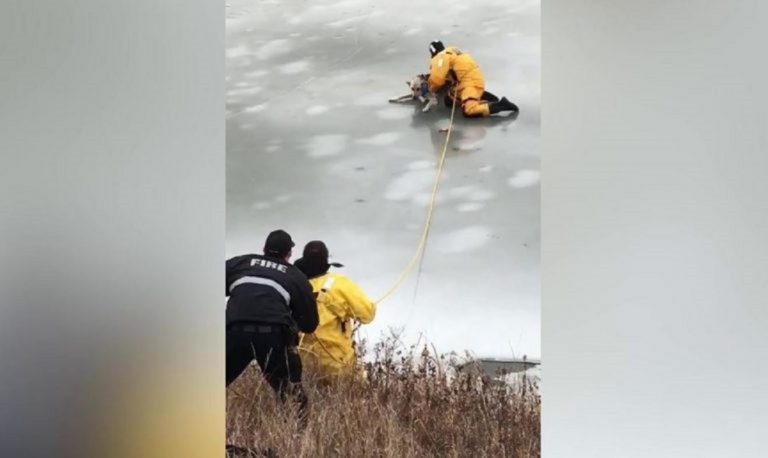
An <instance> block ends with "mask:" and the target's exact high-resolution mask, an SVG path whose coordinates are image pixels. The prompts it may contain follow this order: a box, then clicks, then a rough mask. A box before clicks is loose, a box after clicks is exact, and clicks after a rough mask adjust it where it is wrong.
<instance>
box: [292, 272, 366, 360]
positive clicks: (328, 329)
mask: <svg viewBox="0 0 768 458" xmlns="http://www.w3.org/2000/svg"><path fill="white" fill-rule="evenodd" d="M309 282H310V283H311V284H312V289H313V291H314V292H315V294H316V295H317V312H318V315H319V317H320V323H319V324H318V326H317V329H316V330H315V332H314V333H312V334H306V335H304V337H303V339H302V341H301V350H302V357H305V358H308V359H310V360H312V362H313V363H315V364H317V365H318V366H319V368H320V370H321V372H323V373H335V372H340V371H342V370H344V369H349V368H351V367H353V365H354V362H355V349H354V347H353V346H352V331H353V328H354V325H355V321H359V322H360V323H363V324H367V323H370V322H371V321H373V317H374V316H375V314H376V304H374V303H373V301H371V300H370V299H369V298H368V296H366V294H365V293H364V292H363V290H362V289H361V288H360V287H359V286H357V284H355V283H354V282H353V281H352V280H350V279H349V278H347V277H346V276H344V275H342V274H338V273H335V272H328V273H326V274H324V275H320V276H318V277H314V278H310V279H309Z"/></svg>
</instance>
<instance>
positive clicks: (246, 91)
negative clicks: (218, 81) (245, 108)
mask: <svg viewBox="0 0 768 458" xmlns="http://www.w3.org/2000/svg"><path fill="white" fill-rule="evenodd" d="M262 90H263V89H262V88H261V86H251V87H240V88H238V89H230V90H228V91H227V96H228V97H237V96H239V95H254V94H258V93H259V92H261V91H262Z"/></svg>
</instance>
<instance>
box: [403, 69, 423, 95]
mask: <svg viewBox="0 0 768 458" xmlns="http://www.w3.org/2000/svg"><path fill="white" fill-rule="evenodd" d="M426 82H427V75H416V76H414V77H413V79H411V80H410V81H406V82H405V84H406V85H408V88H409V89H410V90H411V94H412V95H413V98H414V99H418V98H420V97H421V85H422V84H423V83H426Z"/></svg>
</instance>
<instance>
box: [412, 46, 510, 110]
mask: <svg viewBox="0 0 768 458" xmlns="http://www.w3.org/2000/svg"><path fill="white" fill-rule="evenodd" d="M429 54H430V56H431V58H432V59H431V61H430V64H429V78H428V79H427V82H426V84H425V85H422V89H421V91H422V95H426V92H431V93H433V94H434V93H437V91H439V90H440V89H441V88H443V87H444V86H445V85H446V84H449V85H450V89H449V92H448V97H446V105H448V106H451V104H452V103H453V99H454V98H457V97H458V100H457V103H460V104H461V110H462V112H463V113H464V116H467V117H484V116H490V115H493V114H497V113H498V114H506V115H509V114H513V113H517V112H518V111H519V110H518V108H517V105H515V104H514V103H512V102H510V101H509V100H507V98H506V97H502V98H501V100H499V98H498V97H496V96H495V95H493V94H491V93H490V92H487V91H486V90H485V78H484V77H483V73H482V72H481V71H480V67H479V66H478V65H477V62H475V59H473V58H472V56H471V55H469V54H468V53H466V52H463V51H462V50H461V49H459V48H457V47H456V46H449V47H447V48H446V47H445V46H444V45H443V43H442V42H441V41H433V42H432V43H430V44H429Z"/></svg>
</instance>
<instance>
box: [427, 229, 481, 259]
mask: <svg viewBox="0 0 768 458" xmlns="http://www.w3.org/2000/svg"><path fill="white" fill-rule="evenodd" d="M490 239H491V230H490V229H488V228H487V227H483V226H470V227H465V228H463V229H458V230H455V231H451V232H448V233H445V234H441V235H438V236H436V237H435V243H434V247H435V249H436V250H438V251H439V252H441V253H446V254H452V253H465V252H467V251H473V250H476V249H478V248H481V247H482V246H484V245H485V244H487V243H488V241H489V240H490Z"/></svg>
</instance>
